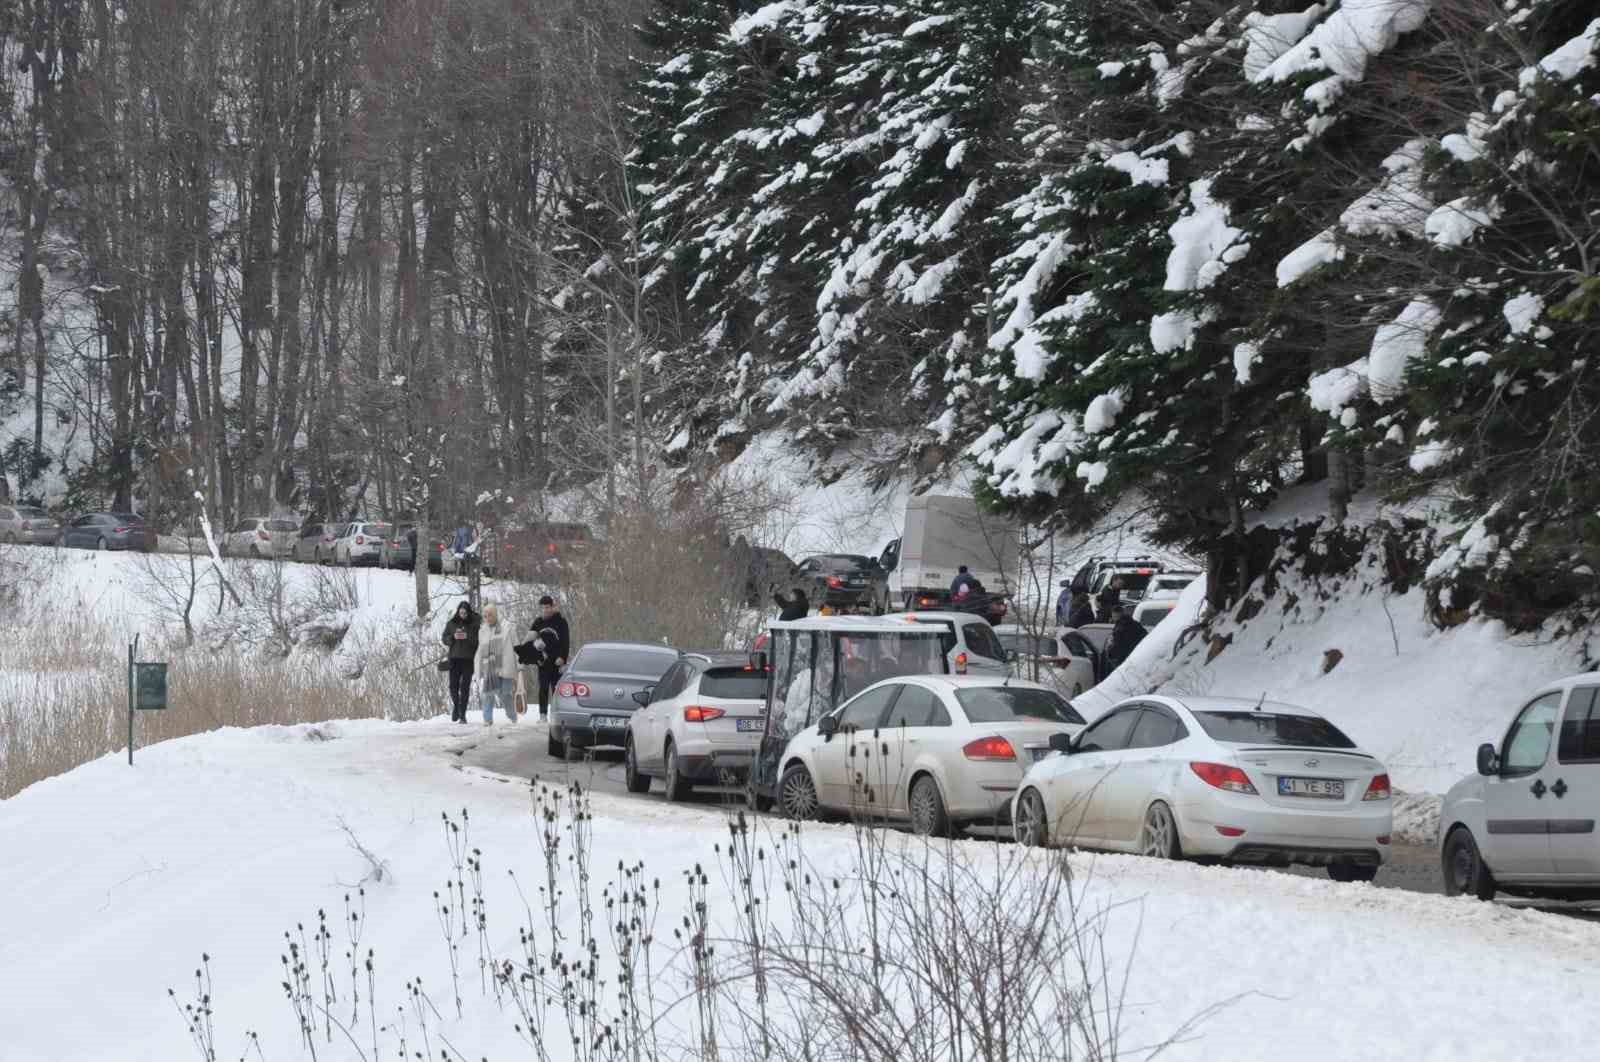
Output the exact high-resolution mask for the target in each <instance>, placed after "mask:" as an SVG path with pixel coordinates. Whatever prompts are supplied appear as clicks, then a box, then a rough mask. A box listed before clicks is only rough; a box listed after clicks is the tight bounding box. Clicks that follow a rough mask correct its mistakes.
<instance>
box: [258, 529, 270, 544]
mask: <svg viewBox="0 0 1600 1062" xmlns="http://www.w3.org/2000/svg"><path fill="white" fill-rule="evenodd" d="M256 537H257V538H259V539H260V540H261V541H263V542H265V541H267V539H269V538H271V537H272V536H271V535H269V534H267V533H266V532H265V531H262V530H260V529H257V530H256Z"/></svg>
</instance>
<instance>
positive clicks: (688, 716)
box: [683, 704, 728, 723]
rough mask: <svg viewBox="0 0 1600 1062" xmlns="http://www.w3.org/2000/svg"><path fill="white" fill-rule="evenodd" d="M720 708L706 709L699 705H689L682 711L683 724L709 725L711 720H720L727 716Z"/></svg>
mask: <svg viewBox="0 0 1600 1062" xmlns="http://www.w3.org/2000/svg"><path fill="white" fill-rule="evenodd" d="M727 714H728V713H727V712H724V711H723V710H722V709H721V708H707V707H705V706H703V705H699V704H691V705H689V707H687V708H685V709H684V710H683V721H684V722H685V723H709V722H711V720H713V719H721V718H722V717H723V716H725V715H727Z"/></svg>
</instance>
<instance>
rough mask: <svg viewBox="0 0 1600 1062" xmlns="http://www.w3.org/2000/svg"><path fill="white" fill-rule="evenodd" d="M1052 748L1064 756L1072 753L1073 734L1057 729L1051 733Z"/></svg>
mask: <svg viewBox="0 0 1600 1062" xmlns="http://www.w3.org/2000/svg"><path fill="white" fill-rule="evenodd" d="M1050 748H1051V749H1052V750H1053V751H1055V752H1059V753H1061V754H1062V755H1063V756H1070V755H1072V735H1071V734H1063V733H1061V732H1060V731H1057V732H1056V733H1054V734H1051V735H1050Z"/></svg>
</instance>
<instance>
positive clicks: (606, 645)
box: [578, 642, 680, 656]
mask: <svg viewBox="0 0 1600 1062" xmlns="http://www.w3.org/2000/svg"><path fill="white" fill-rule="evenodd" d="M583 649H641V650H649V651H650V652H655V653H670V654H671V655H673V656H678V655H680V654H679V652H678V650H676V649H673V648H671V647H669V646H665V645H661V644H658V643H656V642H584V643H583ZM583 649H580V650H578V651H579V652H582V651H583Z"/></svg>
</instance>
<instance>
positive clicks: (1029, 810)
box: [1011, 789, 1050, 848]
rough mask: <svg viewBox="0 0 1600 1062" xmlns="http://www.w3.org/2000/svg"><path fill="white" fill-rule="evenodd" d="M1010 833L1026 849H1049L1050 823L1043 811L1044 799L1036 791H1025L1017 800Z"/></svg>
mask: <svg viewBox="0 0 1600 1062" xmlns="http://www.w3.org/2000/svg"><path fill="white" fill-rule="evenodd" d="M1011 833H1012V836H1014V837H1015V838H1016V839H1017V843H1018V844H1020V845H1023V846H1024V847H1027V848H1048V847H1050V822H1049V819H1048V817H1047V815H1046V813H1045V810H1044V797H1042V796H1040V795H1039V791H1038V790H1037V789H1025V790H1023V793H1022V796H1021V797H1020V798H1019V799H1018V800H1017V816H1016V821H1015V822H1013V823H1012V824H1011Z"/></svg>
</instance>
